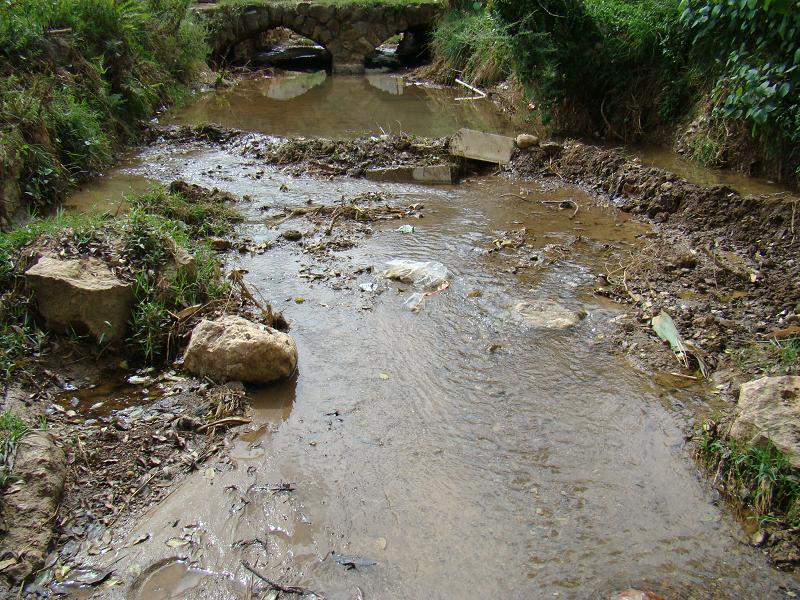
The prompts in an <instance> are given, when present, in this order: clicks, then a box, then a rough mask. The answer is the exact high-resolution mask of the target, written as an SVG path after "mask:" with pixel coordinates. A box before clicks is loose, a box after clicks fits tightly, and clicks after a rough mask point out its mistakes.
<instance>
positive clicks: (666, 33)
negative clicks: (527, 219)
mask: <svg viewBox="0 0 800 600" xmlns="http://www.w3.org/2000/svg"><path fill="white" fill-rule="evenodd" d="M492 7H493V10H494V12H495V14H497V15H498V16H499V18H500V19H501V20H502V22H503V23H505V24H506V27H507V30H508V32H509V34H510V39H511V46H512V50H513V56H514V63H515V70H516V72H517V73H518V75H519V76H520V77H521V78H522V80H523V82H524V83H525V84H526V85H527V86H528V88H529V91H530V92H531V94H532V95H533V97H534V99H535V101H536V102H537V104H538V105H539V106H540V108H541V109H542V111H543V116H544V118H545V120H548V119H551V118H552V119H555V121H556V122H555V124H556V125H557V126H559V127H561V128H574V129H578V130H583V131H596V130H603V129H605V130H606V131H609V132H613V133H614V134H616V135H617V136H618V137H622V138H628V137H631V136H635V135H637V134H639V133H641V132H642V130H643V129H645V128H647V127H648V126H653V125H655V124H657V123H658V122H660V121H662V120H669V119H674V118H675V116H676V115H678V114H680V112H681V107H683V106H684V105H685V104H686V103H687V102H688V90H689V88H690V86H689V85H688V82H687V81H686V80H685V73H684V72H683V58H682V57H683V54H684V52H683V51H684V48H685V45H686V39H685V36H684V35H683V33H682V30H681V28H680V26H679V13H678V4H677V0H661V1H659V0H586V1H585V2H584V1H581V0H494V2H493V4H492Z"/></svg>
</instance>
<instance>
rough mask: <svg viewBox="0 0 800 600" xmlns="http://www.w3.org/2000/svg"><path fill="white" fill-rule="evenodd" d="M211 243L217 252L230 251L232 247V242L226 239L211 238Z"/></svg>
mask: <svg viewBox="0 0 800 600" xmlns="http://www.w3.org/2000/svg"><path fill="white" fill-rule="evenodd" d="M209 243H210V244H211V247H212V248H213V249H214V250H216V251H217V252H225V251H226V250H230V249H231V246H232V244H231V241H230V240H226V239H225V238H211V239H210V240H209Z"/></svg>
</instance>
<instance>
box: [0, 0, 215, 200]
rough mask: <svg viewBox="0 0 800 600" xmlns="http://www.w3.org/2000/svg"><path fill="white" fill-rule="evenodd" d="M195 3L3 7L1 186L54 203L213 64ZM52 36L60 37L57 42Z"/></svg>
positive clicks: (89, 1)
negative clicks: (10, 181)
mask: <svg viewBox="0 0 800 600" xmlns="http://www.w3.org/2000/svg"><path fill="white" fill-rule="evenodd" d="M188 7H189V0H4V1H3V2H0V177H4V178H12V177H13V178H18V179H19V180H20V182H21V184H22V188H23V192H24V194H25V197H26V199H27V200H28V202H29V203H30V202H38V203H50V202H52V201H54V200H56V199H58V198H59V197H60V195H61V194H63V192H64V190H65V189H66V188H68V187H69V186H70V185H72V184H73V183H74V182H75V181H78V180H80V179H83V178H85V177H87V176H89V175H90V174H91V173H93V172H94V171H96V170H97V169H99V168H100V167H102V166H103V165H105V164H107V163H108V162H109V160H110V158H111V155H112V151H113V147H114V145H115V143H116V142H118V141H124V140H125V139H127V138H128V137H129V136H130V135H131V126H132V125H133V124H135V122H136V120H137V119H141V118H144V117H147V116H149V115H150V114H152V112H153V111H154V110H155V109H156V108H157V107H158V106H159V105H161V104H165V103H169V102H171V101H173V100H174V99H175V98H176V96H179V95H180V86H181V84H182V83H186V82H187V81H189V79H190V78H191V75H192V73H193V72H194V71H195V69H196V67H197V66H198V65H199V64H201V63H202V61H203V60H204V58H205V56H206V55H207V51H208V49H207V46H206V44H205V31H204V30H203V28H202V27H201V25H200V24H199V23H198V22H197V21H195V20H194V19H193V18H192V16H191V11H189V10H188ZM54 31H57V32H60V33H53V32H54Z"/></svg>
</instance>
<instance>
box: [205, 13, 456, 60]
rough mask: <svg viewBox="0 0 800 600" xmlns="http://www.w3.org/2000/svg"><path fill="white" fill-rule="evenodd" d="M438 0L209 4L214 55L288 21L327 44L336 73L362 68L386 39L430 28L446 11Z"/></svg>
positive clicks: (320, 42)
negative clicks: (416, 0)
mask: <svg viewBox="0 0 800 600" xmlns="http://www.w3.org/2000/svg"><path fill="white" fill-rule="evenodd" d="M443 10H444V9H443V7H442V5H441V4H440V3H439V2H429V3H415V4H406V5H396V4H381V3H375V4H368V5H365V4H329V3H326V2H297V3H288V2H276V3H269V2H264V3H254V4H252V5H244V6H241V5H240V6H229V5H205V6H204V7H203V8H202V10H200V12H201V14H203V15H204V16H205V18H206V20H207V24H208V26H209V31H210V39H209V43H210V45H211V48H212V51H213V53H214V54H215V55H216V56H223V55H224V54H225V53H226V51H227V50H228V49H229V48H231V47H232V46H234V45H235V44H238V43H240V42H243V41H245V40H247V39H250V38H252V37H254V36H256V35H258V34H259V33H261V32H263V31H268V30H270V29H275V28H276V27H285V28H287V29H291V30H292V31H294V32H295V33H298V34H300V35H302V36H305V37H307V38H309V39H311V40H314V41H315V42H317V43H318V44H320V45H322V46H324V47H325V48H327V50H328V51H329V52H330V53H331V56H332V58H333V70H334V72H336V73H361V72H363V71H364V63H365V61H366V59H367V58H368V57H369V56H370V55H371V54H372V53H373V52H374V51H375V48H377V47H378V46H380V45H381V44H382V43H383V42H384V41H386V40H387V39H389V38H390V37H392V36H393V35H396V34H398V33H403V32H407V31H410V32H421V31H429V30H430V29H432V28H433V26H434V25H435V23H436V21H437V20H438V19H439V17H440V16H441V14H442V12H443Z"/></svg>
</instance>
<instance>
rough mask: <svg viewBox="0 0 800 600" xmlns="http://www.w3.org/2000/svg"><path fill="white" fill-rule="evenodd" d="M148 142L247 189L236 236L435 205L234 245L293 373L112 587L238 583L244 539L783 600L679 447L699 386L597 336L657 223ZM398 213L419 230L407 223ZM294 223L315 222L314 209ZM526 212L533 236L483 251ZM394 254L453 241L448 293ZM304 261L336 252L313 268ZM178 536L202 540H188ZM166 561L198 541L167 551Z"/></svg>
mask: <svg viewBox="0 0 800 600" xmlns="http://www.w3.org/2000/svg"><path fill="white" fill-rule="evenodd" d="M328 81H330V80H328ZM333 81H334V83H333V84H332V85H333V86H334V87H335V86H336V85H338V84H337V83H335V82H336V81H337V80H336V79H334V80H333ZM344 81H346V82H348V83H346V84H345V85H346V86H355V85H356V84H355V83H354V81H353V80H352V79H350V78H347V79H344ZM318 87H320V86H318ZM242 93H243V92H242ZM309 93H310V92H309ZM251 94H252V96H250V97H248V99H247V100H246V101H243V102H242V103H241V104H237V106H240V107H241V110H242V111H243V112H246V113H247V114H249V112H248V111H249V109H248V108H247V107H248V106H251V105H252V106H255V105H257V104H258V103H260V102H262V101H263V100H262V97H261V96H259V95H258V94H257V93H256V92H251ZM416 102H418V103H421V104H424V103H425V101H424V100H422V99H417V100H416ZM248 103H250V104H248ZM437 106H438V105H437ZM429 108H430V107H429V106H428V107H424V108H423V107H421V108H420V109H419V111H420V112H421V113H424V114H427V112H426V111H427V110H428V109H429ZM192 110H193V107H189V108H187V109H186V111H185V114H186V115H191V114H192V113H191V111H192ZM253 110H256V109H253ZM326 110H327V109H326ZM355 112H360V111H358V109H357V107H356V110H355ZM237 114H238V113H237ZM356 117H359V115H353V114H350V113H347V114H343V115H342V117H341V119H340V123H347V122H349V121H348V119H349V118H353V119H356ZM185 118H186V119H190V118H193V117H190V116H186V117H185ZM247 118H249V117H245V118H244V119H245V120H246V119H247ZM293 118H297V119H298V121H297V122H298V123H300V124H302V127H305V128H306V129H307V130H309V131H310V130H311V129H312V128H313V127H314V126H315V125H318V126H319V127H320V128H321V129H320V130H324V128H325V127H326V126H330V124H329V122H328V121H327V119H323V120H322V121H317V120H316V119H317V118H318V117H317V116H315V114H313V113H308V114H306V119H307V122H305V123H304V124H303V123H302V122H301V120H300V118H299V117H296V115H295V116H288V115H287V117H286V119H287V120H288V119H293ZM254 119H255V117H254ZM234 120H235V119H234ZM260 122H261V123H265V122H266V121H264V120H261V121H260ZM425 123H426V121H424V120H421V121H419V122H418V125H417V126H418V127H419V128H420V130H424V128H425V127H427V126H428V125H426V124H425ZM226 124H228V125H232V126H236V127H242V128H254V129H255V128H256V127H253V126H250V125H246V124H245V123H244V122H238V121H237V122H231V123H226ZM285 125H286V124H285V123H284V124H283V125H282V126H285ZM297 126H298V127H299V126H300V125H297ZM437 126H438V125H437ZM262 127H265V128H266V125H262ZM426 133H428V134H434V135H438V133H434V132H431V131H426ZM139 160H140V164H139V165H133V166H129V167H128V168H127V169H126V170H125V173H127V175H128V176H133V177H138V176H147V177H149V178H154V179H158V180H163V181H169V180H171V179H173V178H176V177H181V178H183V179H186V180H187V181H190V182H192V183H198V184H201V185H207V186H214V187H219V188H221V189H226V190H229V191H232V192H234V193H237V194H248V195H249V196H250V197H251V198H252V199H251V200H250V201H247V202H242V203H241V204H240V208H241V209H242V210H243V211H245V213H246V215H247V221H246V224H245V225H244V226H243V227H242V230H241V234H242V236H244V237H248V238H251V239H252V240H254V242H256V243H258V242H260V241H277V240H278V236H279V233H280V231H279V230H278V229H275V228H272V227H270V226H269V225H268V223H267V219H266V217H265V215H267V214H269V213H270V212H273V211H277V210H279V209H281V208H283V207H285V206H303V205H305V204H306V202H307V201H313V202H316V203H318V202H325V203H332V202H334V201H336V200H338V199H340V198H341V197H342V196H343V195H345V196H348V195H354V194H357V193H360V192H364V191H380V192H382V193H383V194H384V195H385V196H386V198H387V202H389V203H391V204H392V205H397V206H406V205H410V204H414V203H422V204H423V205H424V207H425V208H424V210H423V214H424V218H422V219H419V220H417V219H406V220H400V221H391V222H387V223H378V224H365V225H364V227H363V229H362V230H360V231H356V232H355V233H354V234H353V236H354V239H356V241H357V242H358V245H357V246H356V247H355V248H352V249H350V250H347V251H341V252H336V253H335V254H334V255H332V256H330V257H327V258H325V257H320V256H318V255H315V254H311V253H303V252H300V251H299V249H298V247H297V246H296V245H293V244H288V243H282V242H279V243H278V244H277V245H276V246H275V247H274V248H273V249H271V250H269V251H268V252H267V253H265V254H262V255H253V256H251V255H243V256H237V257H231V259H230V262H229V264H228V267H239V268H243V269H246V270H247V274H246V282H247V284H248V285H249V286H250V287H251V288H253V289H255V290H257V291H258V292H260V294H261V295H263V296H264V298H266V299H268V300H269V301H270V302H271V303H272V304H273V305H274V306H275V308H277V309H279V310H282V311H283V312H284V315H285V316H286V317H287V318H288V319H289V321H290V323H291V325H292V329H291V333H292V335H293V336H294V338H295V339H296V341H297V344H298V349H299V356H300V364H299V372H298V375H297V376H296V377H295V378H293V379H292V380H290V381H288V382H285V383H282V384H280V385H277V386H273V387H269V388H264V389H252V390H249V396H250V397H251V400H252V404H253V417H254V419H255V422H254V424H253V426H252V431H250V432H248V433H246V434H244V435H242V436H240V438H239V439H238V440H237V441H236V442H235V444H234V446H233V447H232V448H231V449H230V451H229V456H230V458H229V459H220V460H219V461H217V462H216V463H212V464H211V465H208V466H207V467H208V468H206V467H204V468H203V469H202V470H201V472H199V473H196V474H194V475H192V476H190V477H189V478H188V479H187V480H186V481H185V482H184V483H183V484H182V485H181V486H180V487H179V488H178V489H177V490H176V491H175V492H174V493H173V494H171V495H170V496H169V497H168V498H167V499H166V500H165V501H164V502H163V503H162V504H161V505H159V506H157V507H153V508H152V509H151V511H150V513H149V514H148V515H146V516H145V518H143V519H140V520H139V522H138V523H136V524H134V525H133V527H132V530H131V532H130V536H129V538H128V539H129V540H130V539H141V537H142V535H143V534H145V533H147V534H150V537H149V539H148V540H147V541H145V542H143V543H139V544H136V545H134V546H131V547H129V548H127V549H126V551H125V552H124V553H123V554H124V558H123V559H122V560H121V562H120V563H118V566H119V568H120V569H122V570H123V571H124V572H125V573H126V574H127V575H128V576H130V577H131V578H136V577H138V579H136V583H135V584H134V586H133V587H132V588H131V589H130V590H128V589H123V588H122V587H120V586H118V588H117V589H114V590H112V591H110V592H109V593H110V594H111V595H112V597H115V596H114V595H115V594H116V595H117V596H116V597H121V596H124V595H126V596H127V597H129V598H144V597H147V598H154V599H160V598H208V597H214V598H245V597H248V596H247V592H246V589H247V586H248V585H249V583H250V582H252V581H255V583H258V579H257V578H255V579H254V576H253V575H252V573H251V572H250V571H248V570H247V569H246V568H244V567H243V566H242V561H243V560H244V561H246V562H247V563H248V564H250V565H255V568H256V570H258V571H259V572H261V573H263V574H266V575H267V576H268V577H269V578H271V579H274V580H278V581H280V582H281V583H282V584H284V585H287V584H293V585H302V586H305V587H307V588H310V589H312V590H315V591H318V592H321V593H324V594H325V596H326V597H328V598H331V599H338V598H341V599H350V598H358V597H363V598H426V599H428V598H545V597H547V598H554V597H556V598H558V597H560V598H594V597H601V596H602V595H603V594H606V593H608V592H609V591H610V590H614V589H624V588H627V587H630V586H646V587H649V588H652V589H655V590H656V591H659V592H661V593H662V594H664V595H665V596H667V597H669V598H783V597H788V596H787V595H786V590H785V589H782V588H781V586H788V588H786V589H795V590H796V589H797V586H796V583H795V580H794V578H793V577H791V576H788V575H785V574H781V573H779V572H777V571H775V570H773V569H772V568H771V567H769V565H768V564H767V562H766V560H765V558H764V557H763V556H762V555H761V554H760V553H759V552H758V551H757V550H755V549H753V548H750V547H749V546H747V545H746V543H745V540H746V536H745V534H744V532H743V530H742V528H741V525H740V524H739V523H738V522H737V521H736V520H735V519H734V517H733V516H732V515H730V514H729V513H728V512H727V511H726V510H725V509H723V508H721V507H718V506H716V505H714V504H713V503H712V498H711V494H710V491H709V489H708V486H707V485H706V483H705V479H704V478H703V477H701V476H699V475H698V473H697V471H696V468H695V466H694V464H693V463H692V462H691V460H690V459H689V457H688V453H687V450H686V449H685V448H684V446H683V430H684V429H683V428H684V426H685V419H684V416H682V414H681V413H680V412H676V411H675V410H674V409H673V407H676V406H681V405H683V404H687V403H701V404H702V403H703V402H704V400H703V398H702V397H700V396H698V394H697V392H696V391H686V390H682V389H679V388H678V387H671V386H670V384H669V381H668V380H666V379H663V378H660V379H659V380H658V381H659V383H656V380H655V379H654V378H652V377H650V376H648V375H646V374H643V373H639V372H636V371H634V370H632V369H631V367H630V365H628V364H627V363H626V362H625V361H624V359H622V358H621V357H619V356H618V355H617V354H615V353H614V352H613V350H614V349H613V348H612V347H610V345H609V342H608V340H607V339H606V335H607V332H608V331H609V330H610V328H611V327H612V320H613V319H615V318H617V317H618V316H619V313H618V311H617V309H616V308H615V307H614V306H613V305H610V304H609V303H608V302H605V301H603V300H602V299H598V298H595V297H594V296H593V295H592V293H591V289H592V286H593V284H594V282H595V277H596V275H597V274H598V273H602V272H604V271H605V268H606V267H607V266H608V267H609V268H613V267H614V266H615V265H616V264H617V261H618V260H619V258H620V257H624V256H626V255H628V254H629V253H630V252H635V250H636V247H637V244H638V243H639V242H638V238H637V235H639V234H642V233H644V232H645V231H646V228H645V227H644V226H643V225H641V224H637V223H635V222H631V221H628V220H627V217H626V216H625V215H621V214H620V213H617V212H615V211H611V210H606V209H601V208H597V207H593V206H592V204H591V201H590V199H589V198H588V197H586V196H585V195H584V193H583V192H582V191H581V190H579V189H576V188H571V187H563V188H559V189H556V190H545V189H542V188H539V187H538V186H537V185H536V184H535V183H529V182H526V183H522V182H509V181H505V180H502V179H495V178H491V177H486V178H477V179H473V180H471V181H468V182H465V183H463V184H462V185H459V186H442V187H435V188H430V187H422V186H415V185H403V184H378V183H374V182H368V181H363V180H349V179H334V180H330V181H320V180H314V179H310V178H293V177H290V176H288V175H286V174H284V173H282V172H281V171H279V170H277V169H272V168H266V169H265V168H264V166H263V165H259V164H256V163H255V162H254V161H252V160H250V159H243V158H241V157H238V156H234V155H231V154H229V153H227V152H225V151H224V150H200V151H198V150H193V151H190V152H185V153H180V152H176V151H174V150H173V149H170V148H160V147H156V148H151V149H148V150H146V151H145V152H144V153H143V154H142V155H141V156H140V159H139ZM258 170H263V171H265V174H264V175H263V176H259V177H258V178H257V177H256V176H255V175H256V172H257V171H258ZM109 185H110V186H111V188H112V189H116V186H117V185H118V181H117V180H113V179H112V180H111V181H110V183H109ZM506 194H516V195H520V194H521V195H523V196H526V198H527V199H526V200H521V199H519V198H516V197H512V196H507V195H506ZM504 195H506V196H504ZM101 196H102V194H101ZM567 198H569V199H572V200H575V201H576V202H577V203H578V204H579V205H580V210H579V212H578V214H577V215H576V216H575V217H574V218H570V215H572V212H573V210H572V208H570V209H566V210H560V209H559V208H558V207H557V205H543V204H541V203H540V201H541V200H556V199H558V200H562V199H567ZM403 223H408V224H412V225H413V226H414V227H415V231H414V233H413V234H408V235H405V234H402V233H400V232H398V231H397V227H398V226H399V225H400V224H403ZM284 227H292V228H299V229H301V230H306V232H307V233H308V234H309V236H310V237H307V238H306V239H307V240H309V239H317V238H318V237H319V236H320V235H321V234H320V233H319V232H315V231H314V229H313V228H312V226H311V225H310V224H309V223H307V222H304V221H289V222H287V223H286V224H285V225H284ZM523 227H524V228H526V229H527V232H526V240H527V241H528V243H529V247H528V248H526V249H525V250H524V251H520V252H516V251H509V250H507V251H502V252H492V253H490V252H487V249H490V248H492V247H493V245H494V244H493V242H494V240H495V239H501V238H503V237H504V233H503V232H506V231H511V230H519V229H521V228H523ZM398 258H401V259H409V260H435V261H439V262H441V263H443V264H444V265H446V266H447V268H448V270H449V273H450V274H449V281H450V287H449V289H447V290H445V291H443V292H441V293H439V294H436V295H434V296H431V297H428V298H427V299H426V300H425V302H424V304H423V305H422V306H421V309H420V311H419V312H412V311H409V310H408V308H407V307H406V306H405V305H404V302H405V301H406V299H407V298H408V297H409V296H410V294H411V293H412V292H413V291H414V290H413V289H412V286H410V285H407V284H400V283H396V282H391V281H387V280H385V279H384V278H383V277H382V276H381V273H382V271H383V269H384V268H385V265H386V263H387V262H388V261H389V260H392V259H398ZM309 271H311V272H317V273H330V272H331V271H336V272H338V273H339V274H338V275H332V276H331V277H330V278H328V279H326V280H323V281H317V282H314V281H310V280H309V279H307V278H304V277H303V275H304V274H307V273H308V272H309ZM372 284H374V286H375V291H374V292H367V291H363V290H362V287H361V286H362V285H365V286H367V288H368V289H371V286H372ZM298 297H302V298H303V300H304V301H303V302H302V303H298V302H297V301H296V298H298ZM541 300H545V301H551V302H555V303H558V305H560V306H563V307H566V308H568V309H573V310H576V311H584V312H585V313H586V316H585V318H583V319H582V320H581V321H580V323H579V324H578V325H577V326H575V327H573V328H570V329H565V330H553V329H547V328H541V327H536V326H531V325H527V324H526V322H525V321H524V320H523V319H521V318H520V316H519V311H518V310H517V307H518V305H519V303H521V302H534V301H541ZM88 401H89V400H86V401H85V402H87V403H88ZM81 405H82V404H81ZM79 409H80V406H79ZM209 468H210V469H211V472H210V473H209ZM286 483H291V484H292V487H293V488H294V489H293V490H292V491H284V490H283V489H282V485H281V484H286ZM175 536H179V537H181V536H185V537H187V538H189V539H191V544H190V545H189V546H188V547H187V548H180V549H175V548H173V547H171V546H170V545H169V543H168V542H169V540H170V539H171V538H174V537H175ZM126 545H127V544H125V543H121V544H120V546H126ZM340 555H344V558H341V556H340ZM174 558H181V559H183V560H184V561H185V562H184V563H175V562H164V561H169V559H174ZM337 558H339V560H338V561H337ZM342 562H344V563H346V564H344V565H343V564H341V563H342ZM372 563H374V564H372ZM348 564H353V565H355V568H352V569H349V568H348ZM176 590H177V591H176ZM142 594H145V595H144V596H143V595H142ZM359 594H360V596H359Z"/></svg>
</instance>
